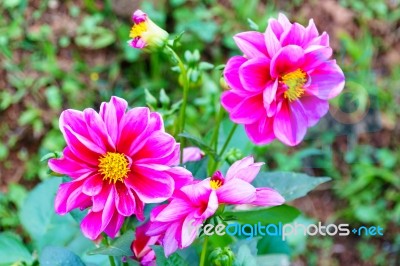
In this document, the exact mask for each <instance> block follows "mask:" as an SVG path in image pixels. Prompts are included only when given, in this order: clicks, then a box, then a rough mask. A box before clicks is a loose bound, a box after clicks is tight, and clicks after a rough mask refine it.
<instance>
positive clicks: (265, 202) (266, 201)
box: [251, 187, 285, 207]
mask: <svg viewBox="0 0 400 266" xmlns="http://www.w3.org/2000/svg"><path fill="white" fill-rule="evenodd" d="M284 202H285V199H284V198H283V197H282V196H281V195H280V194H279V193H278V192H277V191H276V190H273V189H272V188H266V187H263V188H257V189H256V199H255V200H254V201H253V202H252V203H251V204H253V205H258V206H265V207H266V206H276V205H281V204H283V203H284Z"/></svg>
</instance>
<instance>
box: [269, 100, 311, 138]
mask: <svg viewBox="0 0 400 266" xmlns="http://www.w3.org/2000/svg"><path fill="white" fill-rule="evenodd" d="M307 125H308V119H307V116H306V114H305V112H304V108H303V106H302V105H301V103H300V102H299V101H295V102H293V103H291V104H290V105H288V104H283V105H282V108H281V110H280V111H279V112H278V113H277V115H276V116H275V120H274V132H275V136H276V137H277V138H278V139H279V140H280V141H282V142H283V143H285V144H286V145H289V146H295V145H297V144H299V143H300V141H302V140H303V138H304V136H305V134H306V131H307Z"/></svg>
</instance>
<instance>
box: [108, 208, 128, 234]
mask: <svg viewBox="0 0 400 266" xmlns="http://www.w3.org/2000/svg"><path fill="white" fill-rule="evenodd" d="M124 220H125V217H124V216H123V215H121V214H119V213H118V212H114V215H113V217H112V218H111V220H110V223H109V224H108V225H107V227H106V228H105V229H104V232H105V233H106V234H107V235H109V236H110V237H111V238H114V237H115V236H116V235H117V234H118V232H119V229H120V228H121V227H122V224H123V223H124Z"/></svg>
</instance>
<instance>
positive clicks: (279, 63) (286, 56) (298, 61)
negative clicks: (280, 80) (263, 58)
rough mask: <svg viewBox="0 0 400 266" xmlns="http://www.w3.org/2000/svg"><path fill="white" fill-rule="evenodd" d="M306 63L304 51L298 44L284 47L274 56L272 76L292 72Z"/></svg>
mask: <svg viewBox="0 0 400 266" xmlns="http://www.w3.org/2000/svg"><path fill="white" fill-rule="evenodd" d="M303 63H304V51H303V49H302V48H301V47H299V46H297V45H288V46H285V47H283V48H282V49H281V50H279V52H278V53H277V54H276V55H275V56H274V58H272V61H271V76H272V77H278V76H279V75H281V74H286V73H290V72H292V71H295V70H296V69H298V68H299V67H301V66H302V65H303Z"/></svg>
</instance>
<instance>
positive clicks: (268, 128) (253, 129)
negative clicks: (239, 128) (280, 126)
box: [244, 117, 276, 145]
mask: <svg viewBox="0 0 400 266" xmlns="http://www.w3.org/2000/svg"><path fill="white" fill-rule="evenodd" d="M244 128H245V130H246V133H247V135H248V136H249V138H250V140H251V141H252V142H254V143H256V144H258V145H261V144H268V143H270V142H272V141H273V140H274V139H275V138H276V137H275V133H274V119H273V118H268V117H264V118H263V119H261V120H260V121H257V122H255V123H253V124H248V125H245V126H244Z"/></svg>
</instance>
